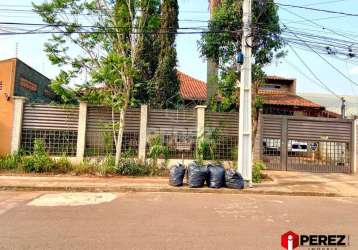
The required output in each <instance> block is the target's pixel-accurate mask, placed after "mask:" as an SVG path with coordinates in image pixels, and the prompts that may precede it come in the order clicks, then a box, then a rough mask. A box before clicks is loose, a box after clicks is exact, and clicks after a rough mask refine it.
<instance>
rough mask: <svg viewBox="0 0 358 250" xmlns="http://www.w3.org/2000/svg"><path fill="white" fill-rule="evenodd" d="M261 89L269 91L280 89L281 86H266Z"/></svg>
mask: <svg viewBox="0 0 358 250" xmlns="http://www.w3.org/2000/svg"><path fill="white" fill-rule="evenodd" d="M261 88H262V89H268V90H273V89H280V88H281V85H279V84H266V85H263V86H262V87H261Z"/></svg>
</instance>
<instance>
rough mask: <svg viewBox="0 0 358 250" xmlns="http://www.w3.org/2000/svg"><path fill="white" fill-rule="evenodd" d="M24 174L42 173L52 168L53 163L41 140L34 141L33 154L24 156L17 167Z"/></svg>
mask: <svg viewBox="0 0 358 250" xmlns="http://www.w3.org/2000/svg"><path fill="white" fill-rule="evenodd" d="M19 167H20V168H22V169H23V170H24V171H25V172H35V173H43V172H49V171H51V170H53V168H54V161H53V160H52V159H51V158H50V156H49V155H48V153H47V152H46V149H45V143H44V141H43V140H41V139H35V140H34V152H33V154H31V155H28V156H24V157H23V158H22V159H21V164H20V166H19Z"/></svg>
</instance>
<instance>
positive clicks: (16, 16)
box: [0, 0, 358, 95]
mask: <svg viewBox="0 0 358 250" xmlns="http://www.w3.org/2000/svg"><path fill="white" fill-rule="evenodd" d="M35 2H37V3H40V2H42V0H41V1H38V0H37V1H35ZM279 2H280V3H285V4H296V5H308V6H310V7H314V8H321V9H329V10H335V11H344V12H350V13H358V4H357V0H336V1H334V0H330V1H329V0H280V1H279ZM322 2H326V3H322ZM318 3H319V4H318ZM6 4H8V5H9V6H6ZM30 4H31V1H28V0H13V1H11V2H10V1H6V3H5V1H2V3H0V9H9V8H15V9H26V6H30ZM13 5H16V7H13ZM179 5H180V16H179V19H180V20H183V21H181V22H180V25H181V27H188V26H191V27H193V26H195V27H196V26H203V25H204V26H205V25H206V24H205V22H204V23H203V22H197V21H195V22H194V21H184V20H203V21H205V20H207V19H208V17H209V13H208V1H207V0H179ZM27 8H28V7H27ZM290 10H291V11H294V12H295V13H297V14H299V15H301V16H303V17H305V18H307V19H318V18H327V17H329V18H330V19H324V20H320V21H315V22H316V23H319V24H320V25H322V26H324V27H326V28H331V29H334V30H336V31H337V32H344V33H349V36H350V37H352V39H356V40H357V41H358V28H357V27H358V26H357V23H358V17H348V16H339V15H337V14H326V13H320V12H314V11H307V10H298V9H292V8H290ZM279 15H280V18H281V20H282V22H284V23H288V24H289V25H290V26H291V27H294V28H295V29H296V30H302V31H304V30H307V29H312V26H309V23H307V22H306V23H305V22H302V19H300V18H299V17H297V16H295V15H293V14H291V13H289V12H287V11H285V10H283V9H280V11H279ZM0 21H1V22H33V23H38V22H41V19H40V18H38V17H36V16H35V14H29V13H22V12H12V13H9V12H4V11H3V10H2V11H0ZM298 21H299V22H298ZM0 28H2V27H1V26H0ZM316 29H317V28H316ZM354 33H355V34H354ZM352 34H354V37H353V36H352ZM326 35H330V36H334V34H329V33H326ZM355 36H357V37H355ZM48 38H49V36H47V35H26V36H24V35H22V36H1V37H0V59H4V58H9V57H14V56H15V51H16V43H17V44H18V57H19V58H20V59H22V60H23V61H25V62H26V63H28V64H30V65H31V66H33V67H34V68H35V69H37V70H38V71H40V72H41V73H43V74H45V75H46V76H48V77H50V78H51V77H54V76H55V75H56V73H57V72H58V68H56V67H54V66H52V65H51V64H50V63H49V61H48V60H47V57H46V55H45V54H44V52H43V44H44V42H45V41H46V40H47V39H48ZM199 39H200V35H179V36H178V37H177V50H178V67H179V69H180V70H181V71H183V72H185V73H187V74H189V75H192V76H194V77H196V78H199V79H201V80H204V81H205V80H206V63H205V61H204V59H203V58H201V57H200V54H199V51H198V46H197V41H198V40H199ZM287 50H288V55H287V56H286V57H285V58H284V59H283V60H280V61H274V62H273V63H272V64H271V65H270V66H268V67H266V68H265V71H266V72H267V73H268V74H273V75H280V76H287V77H293V78H296V79H297V86H298V91H299V92H314V93H328V92H327V91H326V90H324V89H322V88H320V87H319V86H317V84H315V83H314V81H312V80H311V79H306V77H305V76H304V75H303V74H301V73H300V72H298V71H297V70H296V69H295V68H293V67H292V65H294V67H296V68H299V69H300V70H301V71H303V72H304V73H305V75H308V76H310V73H309V72H308V71H307V70H306V69H305V68H304V66H303V65H302V63H301V62H300V61H299V60H298V59H297V57H296V56H295V54H294V53H292V51H290V49H289V48H288V47H287ZM296 50H297V52H298V53H299V54H300V56H301V57H302V58H303V59H304V61H305V62H306V63H307V64H308V65H309V66H310V67H311V69H312V70H313V71H314V72H315V73H316V74H317V75H318V76H319V78H320V79H321V80H322V81H323V82H325V84H327V86H329V88H331V89H332V90H333V91H334V92H336V93H337V94H338V95H357V94H358V87H356V86H354V85H353V84H351V83H350V82H349V81H348V80H346V79H344V78H343V77H342V76H340V75H339V74H338V73H337V72H335V71H334V70H333V69H332V68H330V66H329V65H328V64H327V63H325V62H324V61H323V60H322V59H320V58H319V57H318V56H317V55H315V54H313V53H309V52H306V51H302V50H299V49H296ZM326 58H327V59H328V60H329V61H330V62H331V63H333V64H334V65H335V66H336V67H337V68H339V69H340V70H341V71H342V72H343V73H344V74H346V75H347V76H348V77H350V78H351V79H352V80H353V81H355V82H358V63H356V65H354V64H351V63H349V62H342V61H339V60H336V59H334V58H331V57H326ZM310 77H311V76H310ZM311 78H312V77H311Z"/></svg>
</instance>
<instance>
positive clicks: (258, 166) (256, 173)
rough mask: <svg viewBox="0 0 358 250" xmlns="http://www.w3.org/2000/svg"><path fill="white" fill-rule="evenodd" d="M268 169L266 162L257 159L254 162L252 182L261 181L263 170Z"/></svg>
mask: <svg viewBox="0 0 358 250" xmlns="http://www.w3.org/2000/svg"><path fill="white" fill-rule="evenodd" d="M265 169H266V165H265V163H263V162H262V161H257V162H255V163H254V165H253V168H252V182H254V183H260V182H261V181H262V177H263V175H262V172H261V171H262V170H265Z"/></svg>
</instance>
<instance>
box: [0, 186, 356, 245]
mask: <svg viewBox="0 0 358 250" xmlns="http://www.w3.org/2000/svg"><path fill="white" fill-rule="evenodd" d="M48 194H49V193H48V192H47V193H44V192H0V249H244V250H246V249H264V250H266V249H273V250H277V249H281V247H280V235H281V234H282V233H285V232H286V231H288V230H293V231H295V232H297V233H306V234H309V233H318V234H336V233H337V234H349V235H350V244H351V247H349V248H344V249H358V209H357V208H358V199H357V198H337V197H330V198H329V197H299V196H270V195H267V196H264V195H251V194H245V195H242V194H192V193H119V194H118V193H116V194H113V195H114V196H115V198H114V199H112V198H113V196H110V197H112V198H110V199H105V198H106V196H105V195H104V194H103V193H102V194H97V195H96V196H95V197H97V198H98V199H99V201H102V200H103V203H101V202H97V203H100V204H95V205H89V204H92V202H96V201H95V200H94V198H93V195H92V196H88V195H89V194H88V193H87V194H86V193H83V194H73V195H69V193H66V194H65V195H64V196H62V195H57V196H56V195H52V194H59V193H52V194H51V195H48ZM43 195H46V196H43ZM82 195H83V197H82ZM111 195H112V194H111ZM38 197H42V198H40V199H36V198H38ZM88 197H89V198H88ZM77 199H80V201H81V202H78V200H77ZM49 200H50V201H51V202H48V201H49ZM86 200H87V201H88V204H87V203H86V202H83V201H86ZM56 201H59V202H58V204H57V205H61V206H56ZM29 202H31V203H30V204H29ZM71 202H73V203H72V205H71ZM33 204H36V205H33ZM41 204H42V205H41ZM49 204H50V205H51V206H49ZM79 204H81V206H78V205H79ZM43 205H47V206H43ZM74 205H77V206H74Z"/></svg>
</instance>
